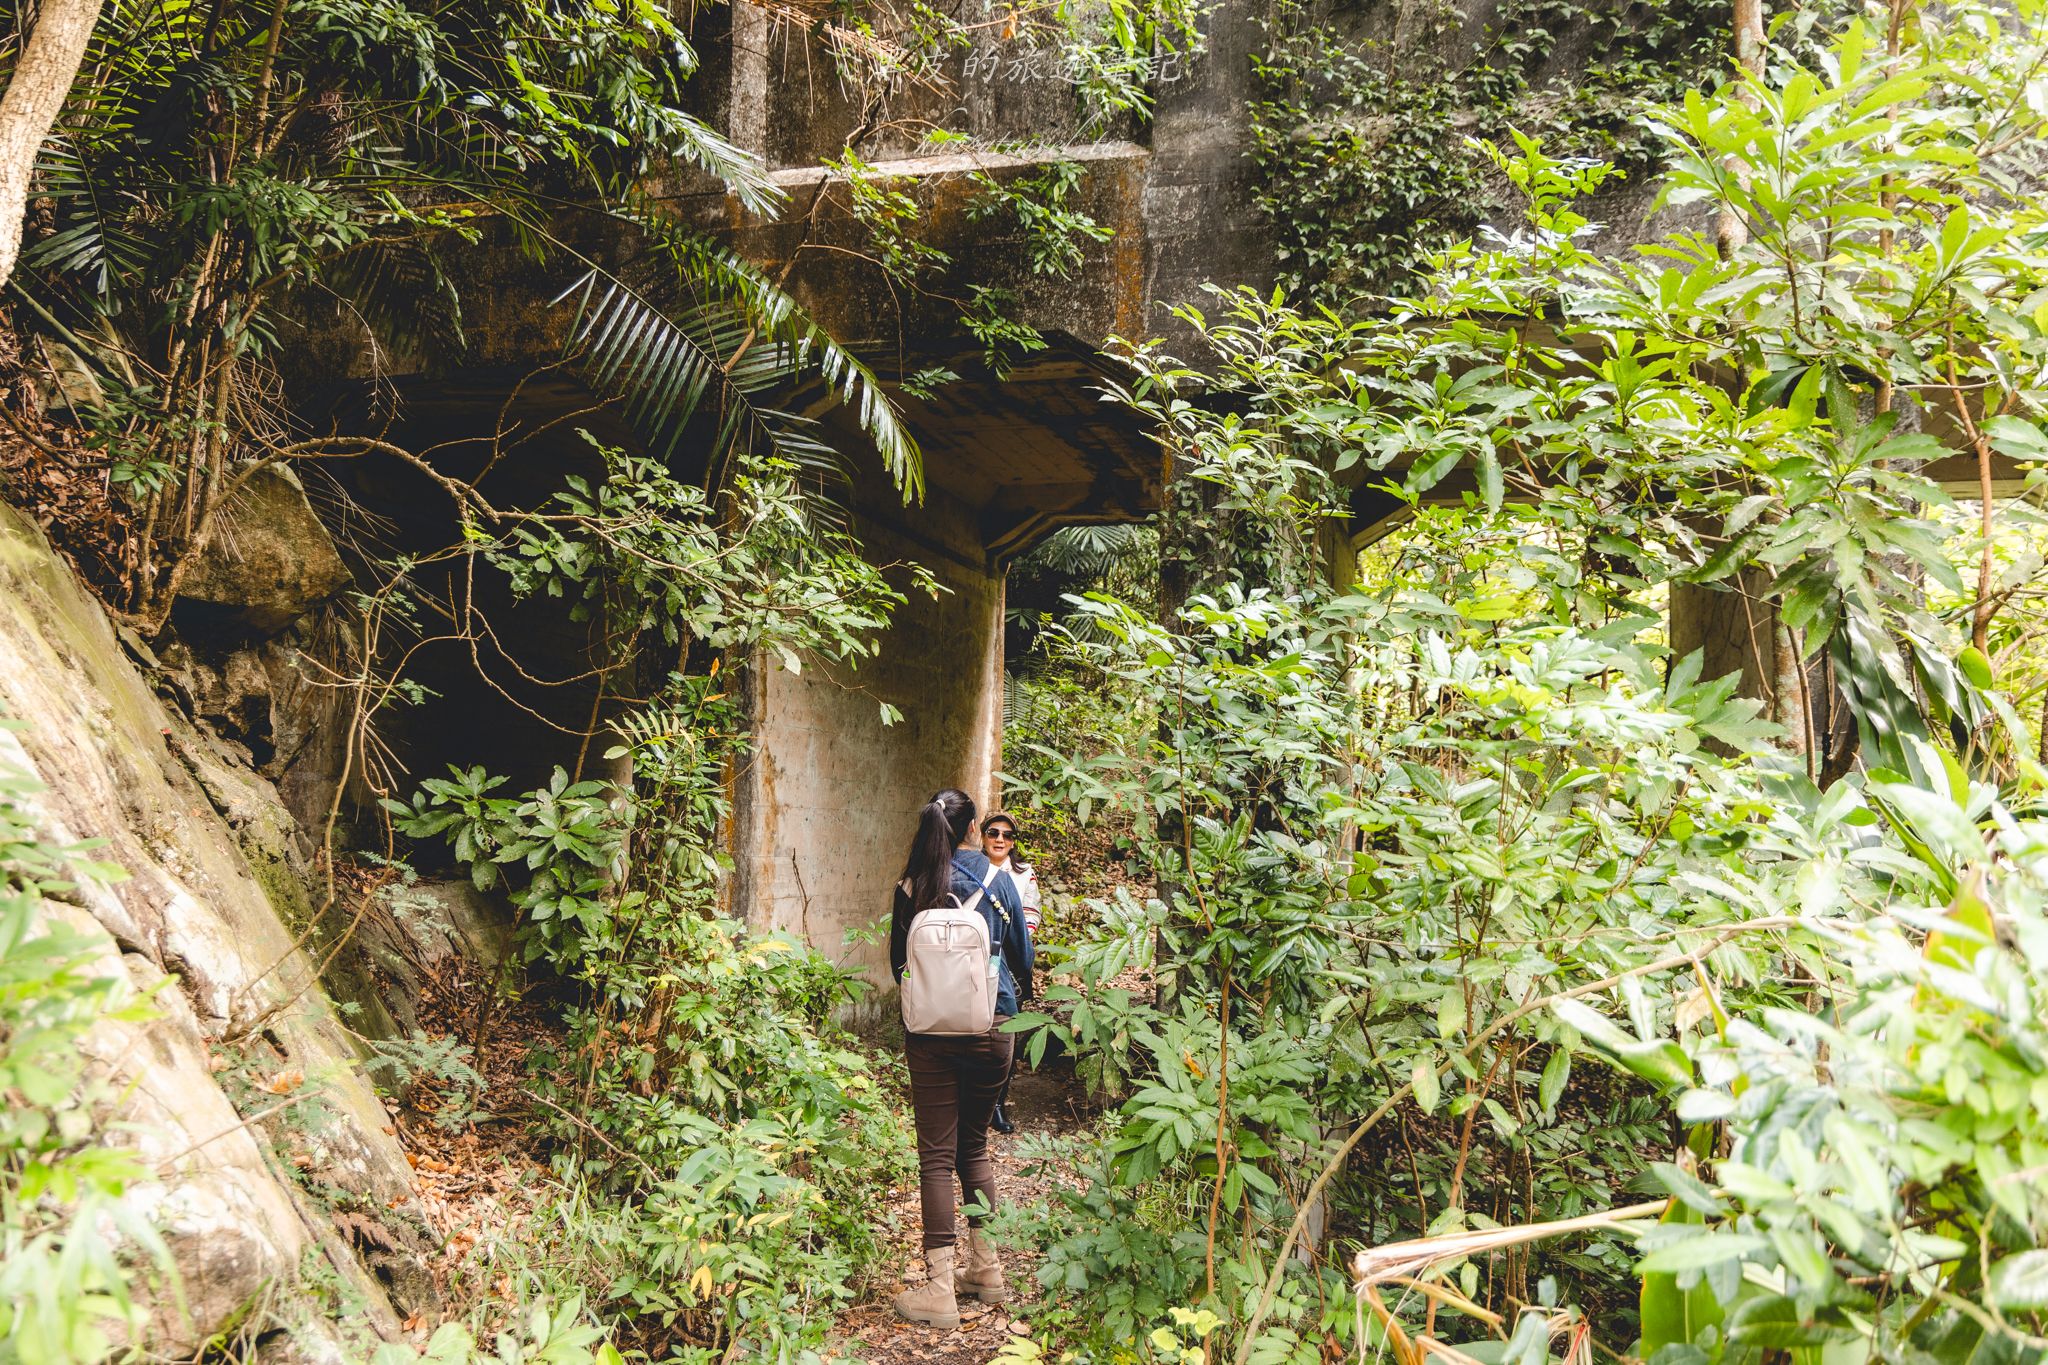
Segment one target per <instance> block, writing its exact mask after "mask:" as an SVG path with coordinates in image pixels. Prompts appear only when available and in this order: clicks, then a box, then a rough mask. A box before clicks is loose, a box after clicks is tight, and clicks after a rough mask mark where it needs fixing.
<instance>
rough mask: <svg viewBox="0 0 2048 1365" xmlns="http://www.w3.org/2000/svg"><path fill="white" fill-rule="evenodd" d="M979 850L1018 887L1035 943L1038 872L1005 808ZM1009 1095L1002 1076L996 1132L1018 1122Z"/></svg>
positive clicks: (988, 826) (999, 875)
mask: <svg viewBox="0 0 2048 1365" xmlns="http://www.w3.org/2000/svg"><path fill="white" fill-rule="evenodd" d="M981 851H982V852H983V853H985V854H986V855H988V861H989V865H990V866H992V867H994V868H995V870H996V880H997V881H1002V880H1004V879H1005V878H1008V879H1009V880H1010V881H1011V882H1012V883H1013V884H1014V885H1015V886H1016V888H1017V900H1018V903H1019V904H1021V905H1022V906H1023V907H1024V936H1025V938H1026V939H1028V940H1030V941H1031V942H1032V943H1033V945H1034V946H1036V941H1037V939H1038V911H1039V907H1040V906H1041V905H1042V904H1043V903H1044V898H1043V896H1042V895H1041V894H1040V892H1039V890H1038V874H1037V873H1036V872H1033V871H1032V870H1031V864H1029V863H1027V862H1025V861H1023V860H1022V859H1020V858H1019V857H1018V856H1017V821H1016V819H1015V818H1014V817H1012V816H1011V814H1010V813H1009V812H1008V811H1006V810H999V811H996V812H994V813H993V814H991V815H990V816H989V817H988V818H987V819H986V820H983V821H982V822H981ZM1016 1069H1017V1059H1016V1049H1015V1047H1014V1046H1012V1048H1011V1055H1010V1071H1011V1073H1012V1074H1014V1073H1015V1071H1016ZM1009 1098H1010V1078H1009V1076H1005V1077H1004V1078H1003V1097H1002V1098H1001V1099H999V1100H997V1101H996V1112H995V1114H994V1115H993V1116H992V1117H991V1118H990V1119H989V1127H991V1128H993V1129H995V1130H996V1131H997V1132H998V1133H1013V1132H1015V1131H1016V1130H1017V1125H1016V1124H1014V1123H1012V1122H1010V1115H1009V1112H1008V1111H1007V1110H1006V1109H1005V1108H1004V1105H1005V1104H1007V1103H1008V1102H1009Z"/></svg>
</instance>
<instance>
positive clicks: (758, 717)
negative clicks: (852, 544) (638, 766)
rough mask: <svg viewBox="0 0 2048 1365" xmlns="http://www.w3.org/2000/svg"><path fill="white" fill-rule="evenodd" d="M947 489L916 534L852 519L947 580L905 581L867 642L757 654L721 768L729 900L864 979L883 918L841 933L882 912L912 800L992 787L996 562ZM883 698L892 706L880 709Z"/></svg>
mask: <svg viewBox="0 0 2048 1365" xmlns="http://www.w3.org/2000/svg"><path fill="white" fill-rule="evenodd" d="M946 502H947V500H946V499H945V498H944V497H943V495H938V494H934V495H933V497H932V498H931V499H930V500H929V501H928V502H927V504H926V506H925V508H924V509H923V512H922V514H921V515H919V516H918V517H917V520H916V523H915V527H916V529H915V531H914V532H909V534H914V535H915V536H916V540H914V541H913V540H912V539H910V538H909V537H908V534H906V532H905V531H898V530H896V529H893V528H891V527H888V526H885V525H881V524H877V523H865V524H863V525H861V526H860V528H859V531H860V537H861V541H862V544H863V546H864V548H865V549H866V551H867V553H868V554H869V555H870V556H871V557H872V558H873V559H874V560H875V561H876V562H878V563H884V564H887V563H905V562H911V561H915V562H917V563H920V564H923V565H924V566H926V567H927V568H929V569H930V570H931V571H932V572H933V573H934V574H935V575H936V576H937V577H938V579H939V581H940V583H941V584H942V585H943V587H944V589H945V590H944V591H942V592H941V593H940V594H939V595H938V597H937V598H932V597H929V596H927V595H925V594H923V593H920V592H915V591H913V592H912V593H911V594H910V598H909V601H908V602H906V603H905V604H904V605H903V606H902V607H901V608H899V609H898V610H897V613H896V616H895V619H894V621H893V622H892V623H891V624H890V626H889V628H888V630H887V631H886V632H884V634H883V636H882V639H881V641H880V650H879V652H878V654H877V655H876V657H874V658H871V659H866V660H863V661H862V662H861V664H860V666H859V667H858V668H853V669H827V668H824V667H822V666H809V667H806V668H804V669H803V671H802V672H801V673H791V672H790V671H789V670H788V669H786V668H784V667H782V666H781V664H779V663H777V662H774V661H771V660H768V659H759V660H756V661H755V663H754V666H753V669H752V672H753V675H754V676H753V679H752V688H753V692H752V696H751V708H750V709H751V712H752V720H753V727H754V750H753V752H752V753H751V754H750V755H749V756H748V758H747V760H746V762H745V764H744V766H743V768H742V771H741V772H740V773H739V774H737V781H736V784H735V785H736V790H735V794H734V804H735V812H734V829H733V853H734V862H735V867H734V874H735V875H734V881H735V885H734V886H733V888H732V898H731V903H732V905H733V906H734V907H735V908H736V909H737V910H738V911H739V912H740V913H743V914H744V915H745V916H746V918H747V921H748V923H749V924H750V925H751V926H752V927H754V928H756V929H759V930H774V929H784V930H788V931H790V932H791V933H794V934H797V935H799V936H801V937H802V938H803V939H804V940H805V941H806V942H808V943H809V944H810V945H811V946H812V947H814V948H816V949H817V950H818V951H819V952H821V953H823V954H824V955H825V956H827V957H829V958H831V959H833V960H834V961H836V962H838V963H839V964H840V965H842V966H844V967H847V968H849V969H852V970H856V971H859V972H861V973H862V974H863V975H864V976H866V977H867V978H868V979H869V980H870V981H872V982H874V983H876V984H877V985H882V984H884V983H886V982H887V980H888V938H887V934H886V928H884V931H883V932H882V933H881V935H880V936H879V938H876V937H875V936H872V935H871V936H869V941H866V942H853V943H849V942H848V941H847V933H848V931H849V930H864V929H865V930H872V929H874V928H876V927H877V926H880V925H882V921H883V919H884V917H885V916H886V915H887V914H888V912H889V907H890V900H891V896H892V892H893V888H894V886H895V884H896V879H897V876H898V874H899V873H900V872H901V871H902V869H903V858H904V855H905V853H906V852H907V851H908V849H909V847H910V839H911V835H912V834H913V833H914V832H915V830H916V822H917V816H918V813H919V809H920V807H922V806H923V805H924V803H925V802H926V801H927V800H928V799H929V798H930V797H931V794H932V793H933V792H934V791H937V790H939V789H940V788H942V787H959V788H961V789H962V790H963V791H966V792H967V793H968V794H969V795H971V796H973V797H974V798H975V801H976V803H977V804H978V805H981V806H982V807H983V808H984V809H986V808H987V803H988V802H989V800H990V799H991V797H992V796H993V795H994V788H995V782H994V774H995V768H996V762H997V755H998V753H999V750H1000V744H1001V734H1002V714H1003V689H1002V649H1003V643H1002V600H1003V598H1002V578H1001V575H1000V573H999V572H997V571H995V570H992V569H990V568H989V567H988V566H987V565H986V562H985V561H984V560H982V559H981V558H980V557H979V544H978V541H970V540H968V539H967V535H966V532H967V529H968V525H969V523H965V522H956V521H955V520H954V519H953V518H951V517H949V516H948V514H947V513H948V509H947V507H946V506H945V503H946ZM956 537H957V539H956ZM968 545H973V546H974V550H973V552H972V553H969V552H967V549H966V547H967V546H968ZM882 702H888V703H890V704H891V705H893V706H895V707H896V708H897V709H898V710H899V711H901V712H902V717H903V718H902V719H901V720H900V721H898V722H897V723H896V724H894V725H887V726H885V725H883V724H882V721H881V716H880V704H881V703H882ZM888 998H889V997H888V996H887V995H886V994H882V995H877V996H875V997H872V998H871V1003H872V1005H873V1006H883V1007H885V1006H886V1001H887V1000H888ZM861 1013H867V1011H862V1012H861Z"/></svg>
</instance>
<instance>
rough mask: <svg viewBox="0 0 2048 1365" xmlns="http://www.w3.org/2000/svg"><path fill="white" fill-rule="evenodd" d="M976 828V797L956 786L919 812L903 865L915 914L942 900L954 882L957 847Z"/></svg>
mask: <svg viewBox="0 0 2048 1365" xmlns="http://www.w3.org/2000/svg"><path fill="white" fill-rule="evenodd" d="M973 827H974V798H973V797H971V796H969V795H968V794H967V793H966V792H963V791H961V790H959V789H958V788H955V787H948V788H946V789H945V790H944V791H942V792H940V793H938V794H937V795H936V796H934V797H932V799H931V800H929V801H927V802H925V804H924V809H923V810H921V811H919V812H918V815H917V834H916V835H915V837H913V838H912V839H911V841H910V857H909V858H908V859H906V860H905V861H904V864H903V880H904V881H907V882H909V883H910V909H911V913H912V914H915V913H916V912H918V911H919V910H928V909H930V908H931V907H932V906H934V905H937V904H938V903H939V898H940V897H942V896H944V895H945V894H946V892H947V890H948V889H949V888H950V887H951V886H952V884H953V850H954V849H956V848H958V847H960V843H961V841H962V840H964V839H965V838H966V837H967V831H968V830H970V829H972V828H973Z"/></svg>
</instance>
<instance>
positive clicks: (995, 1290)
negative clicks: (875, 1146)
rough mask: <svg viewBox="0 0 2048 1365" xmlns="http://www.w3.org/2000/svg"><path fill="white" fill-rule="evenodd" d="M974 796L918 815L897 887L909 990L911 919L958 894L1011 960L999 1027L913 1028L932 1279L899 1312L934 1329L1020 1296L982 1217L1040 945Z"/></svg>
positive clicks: (953, 797)
mask: <svg viewBox="0 0 2048 1365" xmlns="http://www.w3.org/2000/svg"><path fill="white" fill-rule="evenodd" d="M973 830H974V800H973V798H972V797H970V796H968V795H967V793H965V792H963V791H959V790H957V789H955V788H952V787H948V788H947V789H946V790H944V791H942V792H940V793H938V794H937V795H936V796H934V797H932V799H931V800H930V801H929V802H927V803H926V804H925V806H924V809H922V810H921V811H919V812H918V819H917V834H916V836H915V837H914V838H913V839H912V840H911V843H910V856H909V858H908V859H907V860H905V862H904V864H903V879H902V881H900V882H899V883H898V884H897V887H896V907H895V912H894V913H893V914H892V915H891V916H890V926H889V966H890V970H891V971H892V972H893V973H894V975H895V978H896V980H897V981H898V983H899V984H900V983H901V981H902V977H903V967H904V963H905V961H906V959H907V957H908V953H909V938H910V922H911V920H912V919H914V918H916V916H917V914H918V912H919V911H921V910H927V909H930V908H931V907H933V906H936V905H938V904H940V903H941V902H942V901H943V900H944V899H945V898H946V897H947V896H948V895H952V896H957V897H959V903H960V904H962V905H967V904H969V903H970V902H972V901H974V899H975V897H976V895H977V894H979V895H980V897H981V899H980V901H979V904H980V906H981V909H982V912H983V914H984V915H985V916H986V917H987V919H988V925H989V942H990V944H991V945H993V946H994V949H995V952H996V954H997V956H998V957H999V958H1000V960H1001V974H1000V979H999V981H998V985H997V990H996V1020H995V1026H994V1027H993V1028H991V1029H989V1031H988V1032H987V1033H983V1034H973V1035H970V1036H965V1037H956V1036H952V1035H941V1034H922V1033H906V1034H905V1035H904V1053H905V1058H906V1060H907V1061H908V1062H909V1066H910V1108H911V1112H912V1114H913V1115H914V1116H915V1118H916V1123H917V1165H918V1183H919V1195H920V1203H921V1205H922V1207H923V1213H924V1257H925V1264H926V1266H927V1268H928V1269H929V1270H930V1272H931V1278H930V1279H928V1280H926V1281H925V1283H924V1284H922V1285H920V1286H918V1287H917V1288H915V1289H907V1290H905V1291H904V1292H903V1293H901V1294H898V1295H897V1296H896V1312H897V1315H898V1316H899V1317H902V1318H905V1319H907V1320H909V1321H911V1322H922V1323H929V1324H930V1325H931V1326H933V1327H939V1328H954V1327H958V1326H959V1325H960V1306H959V1298H960V1296H961V1295H966V1296H969V1297H972V1298H976V1299H979V1300H981V1301H982V1302H983V1303H1001V1302H1002V1301H1003V1300H1005V1299H1007V1298H1009V1296H1010V1290H1009V1286H1008V1284H1007V1283H1006V1282H1005V1281H1004V1279H1003V1267H1002V1263H1001V1262H1000V1261H999V1260H998V1259H997V1256H996V1249H995V1244H994V1243H993V1242H991V1241H989V1239H988V1236H987V1234H986V1233H984V1232H982V1230H981V1222H982V1220H983V1219H984V1218H985V1217H987V1215H988V1213H989V1211H990V1210H991V1209H993V1208H994V1207H995V1202H996V1182H995V1163H994V1162H993V1160H992V1159H991V1158H990V1155H989V1143H988V1132H989V1121H990V1119H991V1118H992V1117H993V1115H994V1114H995V1108H996V1102H997V1100H999V1099H1000V1098H1001V1097H1002V1093H1003V1088H1004V1082H1005V1081H1006V1080H1008V1078H1009V1074H1010V1049H1011V1045H1012V1041H1013V1040H1012V1038H1011V1036H1010V1035H1009V1034H1007V1033H1005V1032H1003V1026H1004V1025H1005V1024H1006V1023H1008V1022H1009V1019H1010V1016H1012V1015H1014V1014H1015V1013H1016V1012H1017V1006H1018V1002H1019V1001H1020V1000H1029V999H1030V998H1031V993H1032V982H1031V965H1032V964H1031V957H1032V954H1031V939H1030V936H1029V935H1028V934H1027V933H1026V932H1025V928H1024V907H1023V905H1022V904H1021V903H1020V902H1019V899H1018V896H1017V889H1016V885H1015V882H1014V880H1013V879H1012V878H1009V877H997V876H994V875H992V872H991V869H990V865H989V860H988V859H987V858H986V857H985V856H983V854H982V853H981V852H980V851H979V850H978V849H975V848H972V847H970V846H969V840H970V839H971V838H972V836H973ZM956 1177H957V1178H958V1180H959V1182H960V1189H961V1193H962V1194H963V1195H964V1196H965V1199H966V1203H967V1208H968V1213H967V1256H966V1259H965V1260H964V1261H961V1260H959V1259H958V1252H959V1248H958V1245H957V1244H958V1241H959V1238H958V1233H957V1231H956V1228H955V1224H954V1208H955V1203H954V1196H953V1182H954V1180H955V1178H956Z"/></svg>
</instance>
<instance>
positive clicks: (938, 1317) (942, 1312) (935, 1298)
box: [896, 1247, 960, 1331]
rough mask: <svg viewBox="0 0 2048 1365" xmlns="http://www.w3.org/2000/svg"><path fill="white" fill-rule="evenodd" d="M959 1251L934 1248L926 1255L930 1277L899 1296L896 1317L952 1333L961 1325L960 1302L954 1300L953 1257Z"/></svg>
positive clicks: (925, 1261) (952, 1248)
mask: <svg viewBox="0 0 2048 1365" xmlns="http://www.w3.org/2000/svg"><path fill="white" fill-rule="evenodd" d="M956 1250H957V1248H954V1247H933V1248H932V1249H931V1250H930V1251H927V1252H926V1253H925V1254H924V1263H925V1266H926V1268H928V1269H929V1270H930V1271H931V1278H930V1279H928V1280H926V1281H925V1282H924V1283H923V1284H921V1285H919V1286H918V1287H917V1288H915V1289H906V1290H904V1291H903V1292H902V1293H901V1294H898V1295H897V1296H896V1316H897V1317H899V1318H902V1319H904V1320H905V1321H907V1322H923V1323H929V1324H930V1325H931V1326H933V1327H939V1328H944V1329H946V1330H949V1331H950V1330H951V1329H953V1328H956V1327H958V1326H959V1325H960V1303H959V1301H958V1300H957V1299H955V1298H954V1297H953V1257H954V1254H955V1252H956Z"/></svg>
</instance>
